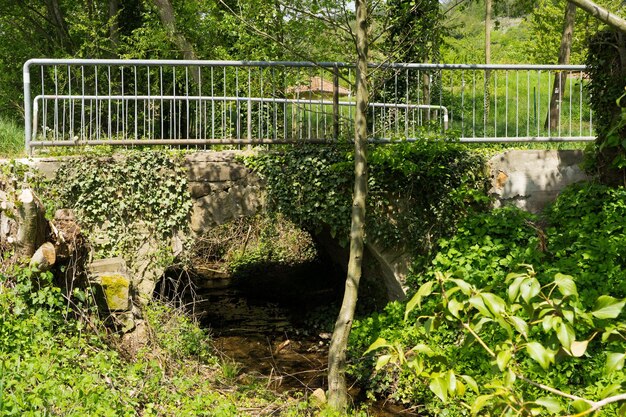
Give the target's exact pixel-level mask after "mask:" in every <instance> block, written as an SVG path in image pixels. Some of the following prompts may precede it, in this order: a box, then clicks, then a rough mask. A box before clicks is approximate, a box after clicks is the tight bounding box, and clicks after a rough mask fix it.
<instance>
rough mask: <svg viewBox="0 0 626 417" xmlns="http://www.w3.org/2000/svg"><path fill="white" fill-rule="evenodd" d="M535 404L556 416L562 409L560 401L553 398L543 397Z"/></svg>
mask: <svg viewBox="0 0 626 417" xmlns="http://www.w3.org/2000/svg"><path fill="white" fill-rule="evenodd" d="M534 402H535V404H537V405H540V406H542V407H544V408H545V409H546V410H548V411H549V412H551V413H552V414H556V413H558V412H559V411H561V409H562V407H561V404H560V403H559V401H558V400H557V399H556V398H553V397H541V398H538V399H536V400H535V401H534Z"/></svg>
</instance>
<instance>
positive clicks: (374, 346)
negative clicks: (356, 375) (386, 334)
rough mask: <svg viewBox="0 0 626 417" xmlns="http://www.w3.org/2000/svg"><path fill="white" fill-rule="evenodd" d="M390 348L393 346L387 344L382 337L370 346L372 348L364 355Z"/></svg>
mask: <svg viewBox="0 0 626 417" xmlns="http://www.w3.org/2000/svg"><path fill="white" fill-rule="evenodd" d="M390 347H392V345H391V344H390V343H389V342H387V341H386V340H385V339H383V338H382V337H379V338H378V339H376V341H375V342H374V343H372V344H371V345H370V347H368V348H367V350H366V351H365V352H364V353H363V356H365V355H367V354H368V353H370V352H372V351H374V350H378V349H381V348H390Z"/></svg>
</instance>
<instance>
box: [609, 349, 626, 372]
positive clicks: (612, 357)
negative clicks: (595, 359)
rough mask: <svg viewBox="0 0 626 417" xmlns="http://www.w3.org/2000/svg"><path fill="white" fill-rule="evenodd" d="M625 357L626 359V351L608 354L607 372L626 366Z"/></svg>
mask: <svg viewBox="0 0 626 417" xmlns="http://www.w3.org/2000/svg"><path fill="white" fill-rule="evenodd" d="M624 359H626V353H619V352H611V353H609V354H607V355H606V374H610V373H611V372H613V371H619V370H620V369H622V368H623V367H624Z"/></svg>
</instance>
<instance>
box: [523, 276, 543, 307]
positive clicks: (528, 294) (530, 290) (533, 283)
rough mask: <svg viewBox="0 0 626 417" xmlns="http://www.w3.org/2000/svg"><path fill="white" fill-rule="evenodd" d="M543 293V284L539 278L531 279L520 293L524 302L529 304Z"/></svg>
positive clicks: (525, 283)
mask: <svg viewBox="0 0 626 417" xmlns="http://www.w3.org/2000/svg"><path fill="white" fill-rule="evenodd" d="M540 291H541V284H539V281H537V278H529V279H527V280H526V281H524V282H523V283H522V285H521V286H520V293H521V294H522V298H523V299H524V301H526V302H529V301H530V300H531V299H532V298H533V297H534V296H536V295H537V294H539V292H540Z"/></svg>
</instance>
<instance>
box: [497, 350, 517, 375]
mask: <svg viewBox="0 0 626 417" xmlns="http://www.w3.org/2000/svg"><path fill="white" fill-rule="evenodd" d="M512 356H513V355H512V354H511V351H510V350H501V351H500V352H498V355H497V356H496V364H497V365H498V369H500V371H501V372H504V370H505V369H506V366H507V365H508V364H509V362H510V361H511V357H512Z"/></svg>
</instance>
